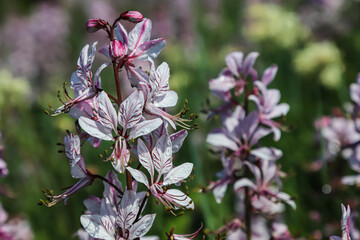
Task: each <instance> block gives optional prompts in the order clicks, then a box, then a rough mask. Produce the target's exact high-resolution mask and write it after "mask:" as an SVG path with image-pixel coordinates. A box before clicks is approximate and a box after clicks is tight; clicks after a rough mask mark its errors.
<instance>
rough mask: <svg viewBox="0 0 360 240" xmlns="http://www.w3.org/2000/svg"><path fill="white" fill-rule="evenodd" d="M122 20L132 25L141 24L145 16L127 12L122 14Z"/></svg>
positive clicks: (135, 12) (136, 12)
mask: <svg viewBox="0 0 360 240" xmlns="http://www.w3.org/2000/svg"><path fill="white" fill-rule="evenodd" d="M120 18H121V19H124V20H127V21H129V22H132V23H139V22H141V21H142V20H143V15H142V14H141V13H140V12H138V11H125V12H122V13H121V15H120Z"/></svg>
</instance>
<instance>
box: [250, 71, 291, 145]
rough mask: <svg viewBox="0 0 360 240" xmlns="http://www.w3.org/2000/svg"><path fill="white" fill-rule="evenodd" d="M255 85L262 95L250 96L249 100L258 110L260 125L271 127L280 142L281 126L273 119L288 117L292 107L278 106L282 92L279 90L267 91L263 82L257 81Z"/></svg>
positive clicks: (286, 105)
mask: <svg viewBox="0 0 360 240" xmlns="http://www.w3.org/2000/svg"><path fill="white" fill-rule="evenodd" d="M265 79H266V78H265ZM269 79H271V77H269ZM266 82H267V81H266ZM254 85H255V86H256V87H257V88H258V89H259V90H260V93H261V94H260V93H259V94H257V95H255V94H252V95H250V96H249V100H251V101H253V102H254V103H255V104H256V106H257V108H258V111H259V121H260V123H262V124H264V125H266V126H269V127H270V128H271V129H272V131H273V133H274V140H275V141H278V140H279V139H280V136H281V131H280V129H279V127H280V124H279V123H278V122H275V121H274V120H272V119H273V118H277V117H280V116H284V115H286V114H287V113H288V111H289V109H290V107H289V105H288V104H287V103H280V104H278V103H279V101H280V91H279V90H278V89H267V88H266V84H264V82H263V81H255V82H254Z"/></svg>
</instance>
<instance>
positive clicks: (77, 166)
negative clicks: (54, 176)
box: [70, 155, 87, 179]
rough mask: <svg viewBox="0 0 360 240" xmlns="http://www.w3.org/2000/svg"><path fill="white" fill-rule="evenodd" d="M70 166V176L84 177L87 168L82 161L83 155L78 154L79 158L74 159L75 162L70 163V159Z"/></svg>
mask: <svg viewBox="0 0 360 240" xmlns="http://www.w3.org/2000/svg"><path fill="white" fill-rule="evenodd" d="M70 166H71V170H70V172H71V176H72V177H73V178H78V179H79V178H84V177H86V173H87V170H86V168H85V162H84V158H83V156H81V155H80V156H79V160H77V161H76V163H74V164H73V163H72V161H70Z"/></svg>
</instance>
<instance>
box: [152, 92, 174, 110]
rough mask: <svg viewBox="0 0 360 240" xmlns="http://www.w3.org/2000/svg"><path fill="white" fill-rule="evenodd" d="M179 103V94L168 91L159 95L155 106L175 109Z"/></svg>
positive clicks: (155, 99)
mask: <svg viewBox="0 0 360 240" xmlns="http://www.w3.org/2000/svg"><path fill="white" fill-rule="evenodd" d="M177 101H178V95H177V93H176V92H175V91H167V92H164V93H163V94H161V95H157V96H156V97H155V98H154V106H155V107H161V108H166V107H173V106H175V105H176V103H177Z"/></svg>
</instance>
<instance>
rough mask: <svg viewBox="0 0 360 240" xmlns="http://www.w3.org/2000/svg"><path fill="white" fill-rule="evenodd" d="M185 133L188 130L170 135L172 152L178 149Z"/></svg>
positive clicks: (186, 133)
mask: <svg viewBox="0 0 360 240" xmlns="http://www.w3.org/2000/svg"><path fill="white" fill-rule="evenodd" d="M187 135H188V132H187V131H186V130H185V129H182V130H180V131H178V132H176V133H173V134H171V135H170V140H171V145H172V148H171V149H172V152H173V154H174V153H176V152H178V151H179V149H180V148H181V146H182V144H183V142H184V140H185V138H186V137H187Z"/></svg>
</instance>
